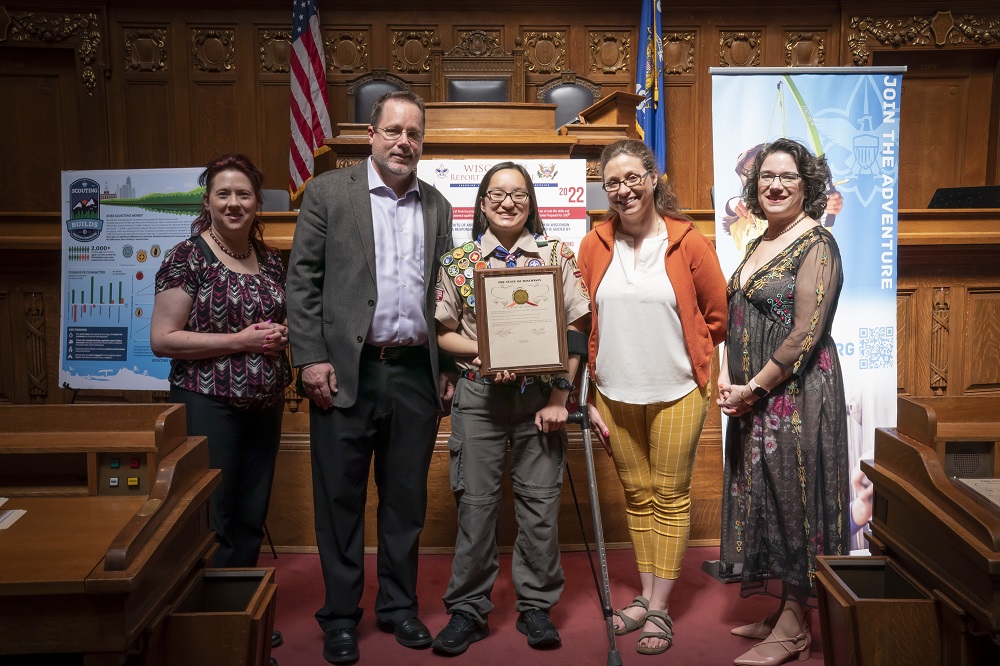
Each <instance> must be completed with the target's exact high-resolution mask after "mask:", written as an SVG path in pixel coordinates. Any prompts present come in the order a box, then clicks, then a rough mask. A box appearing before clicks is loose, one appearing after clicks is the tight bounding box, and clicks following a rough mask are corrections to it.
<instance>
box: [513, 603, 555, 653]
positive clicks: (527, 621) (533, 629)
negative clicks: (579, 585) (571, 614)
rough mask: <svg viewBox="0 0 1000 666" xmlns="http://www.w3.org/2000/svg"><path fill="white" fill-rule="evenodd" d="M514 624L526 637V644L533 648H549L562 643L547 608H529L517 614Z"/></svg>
mask: <svg viewBox="0 0 1000 666" xmlns="http://www.w3.org/2000/svg"><path fill="white" fill-rule="evenodd" d="M516 626H517V630H518V631H520V632H521V633H522V634H524V635H525V636H527V637H528V645H530V646H531V647H533V648H551V647H556V646H558V645H559V644H560V643H562V639H561V638H559V632H558V631H556V626H555V625H554V624H552V620H550V619H549V612H548V611H547V610H542V609H541V608H529V609H528V610H526V611H524V612H523V613H521V614H520V615H518V617H517V625H516Z"/></svg>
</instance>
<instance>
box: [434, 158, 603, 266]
mask: <svg viewBox="0 0 1000 666" xmlns="http://www.w3.org/2000/svg"><path fill="white" fill-rule="evenodd" d="M504 161H506V160H501V159H488V160H478V159H472V160H470V159H464V160H452V159H447V160H421V161H420V163H419V164H418V166H417V176H418V177H420V179H421V180H424V181H426V182H428V183H430V184H431V185H433V186H434V187H435V188H437V189H438V190H439V191H440V192H441V194H443V195H444V197H445V198H446V199H447V200H448V201H449V202H450V203H451V205H452V215H453V218H452V234H453V236H454V238H455V242H456V243H464V242H465V241H467V240H470V239H471V238H472V216H473V213H474V212H475V203H476V193H477V192H478V191H479V183H481V182H482V180H483V175H484V174H485V173H486V172H487V171H489V170H490V168H491V167H492V166H493V165H494V164H497V163H498V162H504ZM511 161H512V162H515V163H516V164H520V165H521V166H523V167H524V168H525V169H527V170H528V173H529V174H530V175H531V182H532V183H533V184H534V186H535V197H536V198H537V199H538V214H539V215H540V216H541V218H542V223H543V224H544V225H545V233H546V235H549V236H556V237H558V238H559V239H560V240H562V241H564V242H566V243H567V244H568V245H569V246H570V247H571V248H573V251H574V252H576V249H577V245H579V243H580V240H581V239H583V237H584V236H585V235H586V233H587V231H588V230H589V229H590V224H589V221H588V219H587V204H586V192H587V161H586V160H539V159H536V160H511Z"/></svg>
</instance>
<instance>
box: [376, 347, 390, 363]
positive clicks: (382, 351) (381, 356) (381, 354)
mask: <svg viewBox="0 0 1000 666" xmlns="http://www.w3.org/2000/svg"><path fill="white" fill-rule="evenodd" d="M386 349H389V348H388V347H379V348H378V360H380V361H388V360H389V357H388V356H386V355H385V350H386Z"/></svg>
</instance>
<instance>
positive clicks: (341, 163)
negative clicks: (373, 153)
mask: <svg viewBox="0 0 1000 666" xmlns="http://www.w3.org/2000/svg"><path fill="white" fill-rule="evenodd" d="M366 159H368V158H367V157H338V158H337V160H336V162H335V167H334V168H336V169H346V168H348V167H352V166H356V165H358V164H361V163H362V162H364V161H365V160H366Z"/></svg>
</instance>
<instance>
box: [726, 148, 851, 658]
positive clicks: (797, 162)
mask: <svg viewBox="0 0 1000 666" xmlns="http://www.w3.org/2000/svg"><path fill="white" fill-rule="evenodd" d="M829 175H830V171H829V168H828V167H827V165H826V161H825V160H824V159H823V158H817V157H815V156H814V155H813V154H812V153H810V152H809V150H808V149H807V148H806V147H805V146H803V145H802V144H800V143H798V142H796V141H791V140H789V139H779V140H777V141H775V142H774V143H771V144H769V145H768V146H767V147H765V148H764V150H762V151H761V152H760V153H759V154H758V156H757V158H756V159H755V161H754V164H753V166H752V167H751V168H750V169H749V173H748V178H747V181H746V185H745V187H744V191H743V198H744V201H745V202H746V204H747V207H748V209H749V210H751V211H752V212H753V213H754V214H756V215H758V216H761V217H764V218H766V219H767V223H768V226H767V229H766V231H765V232H764V233H763V235H762V236H760V237H759V238H758V239H756V240H754V241H752V242H751V243H750V244H749V245H748V247H747V253H746V256H745V257H744V259H743V262H742V263H741V264H740V266H739V268H738V269H737V270H736V272H735V273H734V274H733V276H732V277H731V278H730V280H729V286H728V295H729V330H728V336H727V343H726V354H725V355H724V357H723V360H722V368H721V370H720V374H719V397H718V404H719V406H720V407H721V408H722V411H723V413H725V414H726V415H728V416H729V417H730V418H729V422H728V429H727V433H726V466H725V482H724V485H723V512H722V553H721V555H722V559H723V561H726V562H742V564H743V573H742V584H743V590H742V594H743V596H748V595H750V594H753V593H755V592H767V591H768V590H767V585H766V579H767V578H772V579H776V580H780V581H781V591H780V599H781V601H780V604H779V606H778V608H777V609H776V610H775V611H774V612H772V613H771V614H770V615H768V616H767V617H766V618H765V619H763V620H761V621H759V622H756V623H754V624H751V625H747V626H743V627H737V628H735V629H733V633H734V634H736V635H738V636H744V637H747V638H755V639H758V640H760V641H762V642H760V643H758V644H757V645H755V646H754V647H753V648H752V649H751V650H750V651H748V652H747V653H745V654H744V655H742V656H740V657H738V658H737V659H736V660H735V661H734V663H735V664H737V665H741V664H780V663H783V662H785V661H787V660H789V659H792V658H793V657H794V658H800V659H804V658H807V657H808V655H809V645H810V642H811V640H810V639H811V634H810V631H809V626H808V623H807V621H806V609H807V607H808V604H809V601H810V597H811V596H812V595H813V582H814V581H813V576H814V573H815V569H816V557H817V556H819V555H838V554H846V553H847V550H848V540H849V538H850V522H849V520H848V514H847V512H848V510H849V498H848V484H849V479H850V471H849V467H848V455H847V421H846V408H845V401H844V387H843V381H842V374H841V371H840V364H839V362H838V359H837V351H836V345H835V343H834V341H833V337H832V336H831V334H830V331H831V329H832V326H833V318H834V314H835V313H836V310H837V301H838V299H839V296H840V291H841V287H842V285H843V274H842V272H841V268H842V267H841V260H840V252H839V250H838V248H837V243H836V241H835V240H834V239H833V236H832V235H831V234H830V232H829V231H827V230H826V229H824V228H823V227H822V226H820V225H819V224H818V223H817V222H816V219H817V218H819V217H820V215H822V213H823V210H824V207H825V205H826V200H827V196H826V183H827V182H829Z"/></svg>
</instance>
